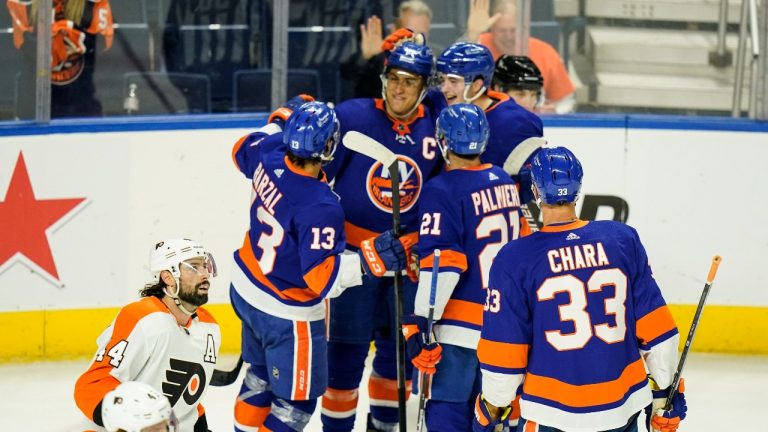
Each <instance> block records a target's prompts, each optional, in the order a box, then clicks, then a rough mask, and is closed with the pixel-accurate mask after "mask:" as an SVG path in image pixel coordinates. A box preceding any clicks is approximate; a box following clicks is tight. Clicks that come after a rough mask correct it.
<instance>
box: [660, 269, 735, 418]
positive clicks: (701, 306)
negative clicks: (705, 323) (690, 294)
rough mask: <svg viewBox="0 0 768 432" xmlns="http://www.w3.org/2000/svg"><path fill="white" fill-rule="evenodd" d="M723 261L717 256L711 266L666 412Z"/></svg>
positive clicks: (678, 364)
mask: <svg viewBox="0 0 768 432" xmlns="http://www.w3.org/2000/svg"><path fill="white" fill-rule="evenodd" d="M722 260H723V258H722V257H720V255H715V256H714V257H713V258H712V265H710V267H709V274H708V275H707V283H705V284H704V291H703V292H702V293H701V298H700V299H699V306H698V307H697V308H696V313H695V314H694V315H693V322H691V329H690V330H689V331H688V338H687V339H686V340H685V347H683V353H682V354H681V355H680V361H679V362H678V363H677V371H675V377H674V378H673V379H672V386H671V387H670V389H669V395H667V401H666V402H665V403H664V411H669V410H671V409H672V398H673V397H674V396H675V393H677V387H678V386H679V385H680V375H682V373H683V366H685V359H686V358H687V357H688V351H690V349H691V344H692V343H693V336H694V335H695V334H696V329H697V328H698V327H699V321H700V320H701V313H702V312H703V311H704V303H705V302H706V301H707V296H708V295H709V289H710V288H712V282H713V281H714V280H715V274H717V268H718V266H720V261H722Z"/></svg>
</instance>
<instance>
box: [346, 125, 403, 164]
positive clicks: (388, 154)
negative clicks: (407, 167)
mask: <svg viewBox="0 0 768 432" xmlns="http://www.w3.org/2000/svg"><path fill="white" fill-rule="evenodd" d="M341 142H342V143H343V144H344V147H346V148H348V149H350V150H352V151H354V152H357V153H360V154H364V155H366V156H368V157H369V158H371V159H375V160H377V161H379V162H381V163H382V164H383V165H384V166H386V167H389V166H392V164H393V163H395V161H396V160H397V155H395V153H394V152H393V151H392V150H390V149H388V148H386V147H384V144H382V143H380V142H378V141H376V140H375V139H373V138H371V137H369V136H368V135H365V134H362V133H360V132H357V131H349V132H347V133H345V134H344V138H342V139H341Z"/></svg>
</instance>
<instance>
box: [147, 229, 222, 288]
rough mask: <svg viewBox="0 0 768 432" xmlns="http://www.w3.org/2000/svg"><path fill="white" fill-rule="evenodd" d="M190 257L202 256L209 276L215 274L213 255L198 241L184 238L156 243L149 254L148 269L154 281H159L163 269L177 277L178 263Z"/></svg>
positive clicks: (178, 275)
mask: <svg viewBox="0 0 768 432" xmlns="http://www.w3.org/2000/svg"><path fill="white" fill-rule="evenodd" d="M192 258H203V259H204V260H205V264H206V266H207V267H208V274H209V275H210V277H215V276H216V261H214V259H213V255H211V254H210V253H209V252H208V251H206V250H205V248H204V247H203V245H201V244H200V243H197V242H196V241H194V240H190V239H184V238H180V239H170V240H164V241H161V242H159V243H157V244H156V245H155V248H154V249H152V252H151V253H150V255H149V271H151V272H152V276H153V277H154V281H155V283H157V282H159V281H160V273H161V272H162V271H163V270H168V271H169V272H171V274H172V275H173V277H174V278H176V279H178V278H179V277H180V276H181V272H180V269H179V265H180V264H181V263H182V262H184V261H187V260H189V259H192Z"/></svg>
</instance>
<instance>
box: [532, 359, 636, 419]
mask: <svg viewBox="0 0 768 432" xmlns="http://www.w3.org/2000/svg"><path fill="white" fill-rule="evenodd" d="M646 379H647V377H646V374H645V367H644V366H643V361H642V359H638V360H637V361H635V362H634V363H632V364H630V365H629V366H627V367H626V368H625V369H624V371H623V372H622V373H621V376H619V377H618V378H616V379H615V380H613V381H608V382H601V383H596V384H584V385H574V384H568V383H564V382H562V381H559V380H556V379H554V378H549V377H543V376H539V375H534V374H532V373H528V374H526V376H525V382H524V384H523V392H524V393H526V394H529V395H531V396H538V397H541V398H544V399H549V400H552V401H557V402H558V403H561V404H564V405H567V406H570V407H574V408H583V407H590V406H596V405H604V404H609V403H613V402H616V401H618V400H621V398H623V397H624V396H625V395H626V393H627V390H628V389H629V388H630V387H632V386H633V385H635V384H637V383H639V382H643V381H645V380H646Z"/></svg>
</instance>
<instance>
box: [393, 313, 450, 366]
mask: <svg viewBox="0 0 768 432" xmlns="http://www.w3.org/2000/svg"><path fill="white" fill-rule="evenodd" d="M403 336H404V337H405V352H406V353H407V354H408V358H410V359H411V363H413V365H414V366H415V367H416V369H418V370H419V372H421V373H425V374H427V375H432V374H434V373H435V372H436V371H437V369H436V368H435V365H436V364H437V363H439V362H440V358H441V357H442V354H443V347H441V346H440V344H439V343H437V342H431V343H430V342H429V341H430V340H432V339H433V338H430V336H431V335H428V334H427V319H426V318H424V317H422V316H418V315H411V316H407V317H403Z"/></svg>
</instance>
